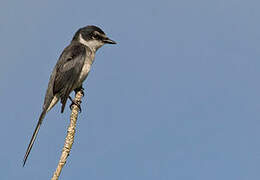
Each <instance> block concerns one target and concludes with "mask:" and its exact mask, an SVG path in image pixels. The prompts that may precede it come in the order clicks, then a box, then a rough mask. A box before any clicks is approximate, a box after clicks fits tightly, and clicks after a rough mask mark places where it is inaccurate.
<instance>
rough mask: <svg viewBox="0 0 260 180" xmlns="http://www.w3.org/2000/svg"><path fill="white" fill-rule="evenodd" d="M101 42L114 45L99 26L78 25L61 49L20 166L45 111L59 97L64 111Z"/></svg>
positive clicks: (79, 88) (78, 88)
mask: <svg viewBox="0 0 260 180" xmlns="http://www.w3.org/2000/svg"><path fill="white" fill-rule="evenodd" d="M104 44H116V42H115V41H113V40H111V39H109V38H108V37H107V36H106V34H105V33H104V32H103V31H102V30H101V29H100V28H99V27H97V26H86V27H83V28H80V29H79V30H78V31H77V32H76V33H75V35H74V37H73V39H72V41H71V43H70V44H69V45H68V46H67V47H66V48H65V49H64V50H63V52H62V54H61V56H60V57H59V60H58V62H57V64H56V65H55V67H54V69H53V71H52V74H51V77H50V80H49V84H48V88H47V91H46V95H45V99H44V104H43V109H42V113H41V115H40V117H39V120H38V123H37V126H36V128H35V130H34V132H33V135H32V137H31V141H30V143H29V146H28V148H27V150H26V153H25V156H24V159H23V166H24V165H25V163H26V160H27V158H28V155H29V153H30V151H31V149H32V146H33V144H34V141H35V139H36V136H37V134H38V132H39V129H40V126H41V124H42V121H43V118H44V117H45V115H46V113H47V112H48V111H49V110H51V109H52V108H53V106H54V105H55V104H56V103H57V102H58V101H59V100H60V101H61V104H62V106H61V113H63V111H64V108H65V105H66V102H67V100H68V98H69V99H71V98H70V96H69V95H70V93H71V92H72V91H75V92H77V91H79V90H82V89H83V88H82V83H83V81H84V80H85V79H86V78H87V76H88V73H89V71H90V68H91V65H92V63H93V61H94V58H95V53H96V51H97V50H98V49H99V48H100V47H101V46H103V45H104ZM71 100H72V99H71ZM72 101H73V100H72ZM74 103H76V102H74ZM76 105H77V104H76ZM79 108H80V107H79Z"/></svg>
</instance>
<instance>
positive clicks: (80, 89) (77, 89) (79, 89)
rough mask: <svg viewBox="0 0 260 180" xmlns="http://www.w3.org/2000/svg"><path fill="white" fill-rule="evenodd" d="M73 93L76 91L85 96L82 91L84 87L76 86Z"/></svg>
mask: <svg viewBox="0 0 260 180" xmlns="http://www.w3.org/2000/svg"><path fill="white" fill-rule="evenodd" d="M74 91H75V94H77V92H79V91H80V92H81V94H82V95H83V96H85V93H84V88H83V87H82V86H80V87H79V88H76V89H75V90H74Z"/></svg>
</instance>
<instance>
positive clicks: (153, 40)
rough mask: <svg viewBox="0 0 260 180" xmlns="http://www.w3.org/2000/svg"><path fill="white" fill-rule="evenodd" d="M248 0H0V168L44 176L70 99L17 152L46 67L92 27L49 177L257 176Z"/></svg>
mask: <svg viewBox="0 0 260 180" xmlns="http://www.w3.org/2000/svg"><path fill="white" fill-rule="evenodd" d="M259 5H260V3H259V1H256V0H248V1H242V0H217V1H216V0H215V1H209V0H197V1H193V0H174V1H170V0H169V1H164V0H162V1H137V0H132V1H119V0H110V1H51V0H46V1H32V0H24V1H7V0H2V2H1V7H0V33H1V41H0V49H1V57H2V58H1V61H0V81H1V84H0V95H1V102H2V103H1V104H0V109H1V111H2V117H1V131H0V136H1V153H0V160H1V162H2V163H0V169H1V173H0V179H1V180H10V179H18V178H19V179H37V180H43V179H50V177H51V176H52V174H53V171H54V170H55V168H56V165H57V162H58V159H59V156H60V152H61V148H62V146H63V143H64V137H65V135H66V129H67V126H68V124H69V114H70V110H69V108H68V106H67V107H66V110H65V113H64V114H60V107H61V106H60V104H58V105H57V106H56V107H55V108H54V109H53V110H52V111H51V112H49V113H48V114H47V116H46V118H45V120H44V122H43V125H42V127H41V130H40V132H39V135H38V138H37V140H36V143H35V145H34V147H33V149H32V152H31V154H30V157H29V159H28V161H27V164H26V166H25V167H24V168H22V159H23V156H24V153H25V150H26V148H27V145H28V143H29V140H30V137H31V135H32V132H33V130H34V127H35V125H36V123H37V120H38V116H39V114H40V112H41V107H42V103H43V99H44V95H45V91H46V88H47V83H48V79H49V76H50V73H51V71H52V69H53V67H54V65H55V63H56V61H57V59H58V57H59V55H60V53H61V52H62V50H63V48H64V47H65V46H67V45H68V44H69V42H70V40H71V38H72V36H73V34H74V32H75V31H76V30H77V29H78V28H80V27H83V26H85V25H89V24H94V25H98V26H100V27H101V28H102V29H103V30H104V31H105V32H106V33H107V35H108V36H109V37H111V38H112V39H114V40H115V41H117V42H118V44H117V45H106V46H104V47H102V48H101V49H100V50H99V51H98V52H97V56H96V61H95V63H94V65H93V68H92V71H91V73H90V75H89V76H88V78H87V81H86V82H85V84H84V88H85V94H86V95H85V97H84V98H83V104H82V113H81V114H80V116H79V119H78V126H77V131H76V137H75V143H74V145H73V148H72V152H71V154H70V156H69V158H68V161H67V164H66V165H65V167H64V169H63V171H62V174H61V177H60V179H63V180H68V179H73V178H77V179H92V180H100V179H111V180H112V179H113V180H115V179H121V180H128V179H129V180H130V179H131V180H132V179H142V180H146V179H147V180H158V179H161V180H173V179H178V180H190V179H192V180H196V179H198V180H204V179H205V180H208V179H211V180H219V179H227V180H230V179H236V180H248V179H259V178H260V173H259V166H260V163H259V162H260V141H259V137H260V131H259V126H260V121H259V119H260V113H259V112H260V105H259V102H260V96H259V92H260V85H259V77H260V71H259V67H260V61H259V57H260V51H259V46H260V25H259V19H260V12H259Z"/></svg>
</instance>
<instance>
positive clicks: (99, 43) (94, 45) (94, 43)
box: [79, 34, 104, 51]
mask: <svg viewBox="0 0 260 180" xmlns="http://www.w3.org/2000/svg"><path fill="white" fill-rule="evenodd" d="M79 42H80V43H81V44H84V45H85V46H88V47H89V48H91V49H92V50H94V51H96V50H97V49H98V48H100V47H101V46H103V45H104V43H103V42H102V41H98V40H96V39H92V40H89V41H86V40H85V39H84V38H83V37H82V35H81V34H80V35H79Z"/></svg>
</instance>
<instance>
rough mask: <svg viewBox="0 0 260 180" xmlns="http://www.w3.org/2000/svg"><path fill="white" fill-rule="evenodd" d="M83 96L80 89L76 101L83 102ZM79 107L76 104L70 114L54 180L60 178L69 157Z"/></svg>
mask: <svg viewBox="0 0 260 180" xmlns="http://www.w3.org/2000/svg"><path fill="white" fill-rule="evenodd" d="M82 96H83V92H82V91H78V92H77V93H76V95H75V99H74V101H75V102H77V103H78V104H79V105H80V104H81V98H82ZM78 113H79V108H78V106H76V105H73V106H72V110H71V115H70V125H69V127H68V132H67V136H66V139H65V143H64V146H63V149H62V153H61V156H60V160H59V163H58V166H57V168H56V171H55V172H54V174H53V177H52V180H58V179H59V176H60V173H61V170H62V168H63V166H64V165H65V163H66V160H67V157H68V156H69V153H70V150H71V147H72V144H73V142H74V135H75V128H76V122H77V118H78Z"/></svg>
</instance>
